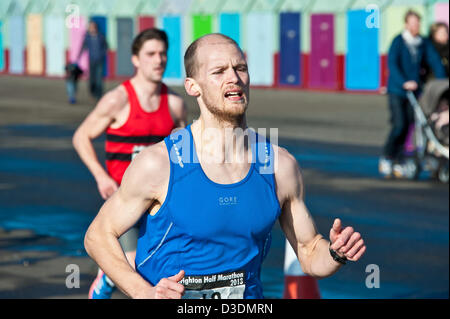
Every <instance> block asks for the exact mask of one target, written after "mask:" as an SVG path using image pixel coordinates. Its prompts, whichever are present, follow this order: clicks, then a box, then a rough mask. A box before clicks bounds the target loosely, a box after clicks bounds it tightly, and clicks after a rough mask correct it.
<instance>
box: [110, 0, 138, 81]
mask: <svg viewBox="0 0 450 319" xmlns="http://www.w3.org/2000/svg"><path fill="white" fill-rule="evenodd" d="M139 6H140V2H139V0H129V1H116V2H115V5H114V6H113V7H112V9H111V19H110V21H111V23H110V26H111V29H112V30H115V31H116V32H115V33H116V36H115V37H112V40H111V43H110V44H109V48H110V57H109V58H110V60H109V75H110V76H115V75H116V76H124V77H130V76H132V75H133V74H134V66H133V63H132V62H131V45H132V43H133V38H134V37H135V35H136V30H135V25H136V23H135V19H134V17H136V16H137V14H138V9H139Z"/></svg>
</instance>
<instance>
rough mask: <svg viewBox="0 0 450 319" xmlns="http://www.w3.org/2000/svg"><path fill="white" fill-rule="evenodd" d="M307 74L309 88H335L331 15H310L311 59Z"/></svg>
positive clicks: (332, 21) (332, 22)
mask: <svg viewBox="0 0 450 319" xmlns="http://www.w3.org/2000/svg"><path fill="white" fill-rule="evenodd" d="M309 72H310V73H309V74H310V78H309V79H310V80H309V86H310V87H311V88H324V89H334V88H336V85H337V76H336V61H335V56H334V16H333V15H332V14H313V15H311V58H310V64H309Z"/></svg>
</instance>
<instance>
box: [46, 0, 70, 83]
mask: <svg viewBox="0 0 450 319" xmlns="http://www.w3.org/2000/svg"><path fill="white" fill-rule="evenodd" d="M67 3H68V1H59V0H51V1H50V2H49V4H48V7H47V10H46V11H45V15H44V44H45V74H46V75H49V76H63V75H64V66H65V63H66V55H65V34H64V30H65V24H64V15H65V10H66V5H67Z"/></svg>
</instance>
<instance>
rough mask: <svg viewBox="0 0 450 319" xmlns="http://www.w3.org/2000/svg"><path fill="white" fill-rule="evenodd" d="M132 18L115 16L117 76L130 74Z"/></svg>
mask: <svg viewBox="0 0 450 319" xmlns="http://www.w3.org/2000/svg"><path fill="white" fill-rule="evenodd" d="M133 35H134V34H133V19H131V18H117V59H116V63H117V65H116V70H117V75H119V76H132V75H133V74H134V66H133V64H132V63H131V44H132V42H133Z"/></svg>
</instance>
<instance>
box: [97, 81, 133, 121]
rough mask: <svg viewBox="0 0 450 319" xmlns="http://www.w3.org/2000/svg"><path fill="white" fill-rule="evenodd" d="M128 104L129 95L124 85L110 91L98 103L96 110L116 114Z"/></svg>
mask: <svg viewBox="0 0 450 319" xmlns="http://www.w3.org/2000/svg"><path fill="white" fill-rule="evenodd" d="M127 104H128V95H127V92H126V90H125V88H124V87H123V86H122V85H119V86H117V87H116V88H114V89H112V90H111V91H108V92H107V93H106V94H105V95H104V96H103V97H102V98H101V99H100V101H99V102H98V104H97V106H96V108H97V109H99V110H100V111H101V112H107V113H109V114H115V113H117V112H120V111H121V110H123V108H124V107H126V105H127Z"/></svg>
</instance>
